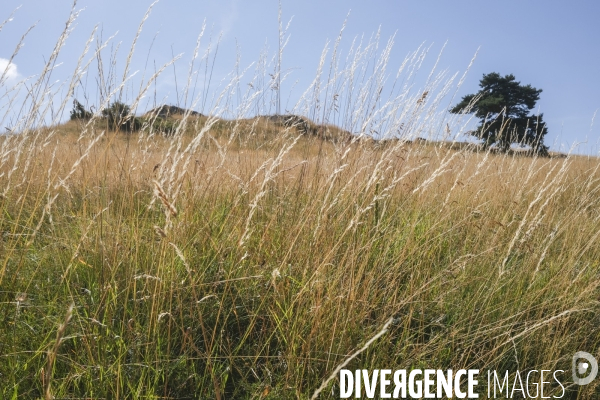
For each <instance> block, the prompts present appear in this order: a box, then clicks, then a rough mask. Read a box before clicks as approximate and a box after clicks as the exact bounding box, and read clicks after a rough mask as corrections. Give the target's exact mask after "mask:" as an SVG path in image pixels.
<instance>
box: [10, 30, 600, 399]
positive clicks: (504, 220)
mask: <svg viewBox="0 0 600 400" xmlns="http://www.w3.org/2000/svg"><path fill="white" fill-rule="evenodd" d="M68 34H69V31H68V29H66V30H65V32H64V33H63V36H64V38H63V37H61V40H63V39H65V40H66V38H67V37H68ZM59 43H60V40H59ZM89 43H91V42H89ZM89 43H88V44H89ZM388 48H389V50H388ZM57 49H58V50H57V53H56V54H57V56H58V51H59V50H60V46H57ZM335 49H336V48H335V47H334V49H333V51H332V52H331V53H330V54H333V60H332V61H331V64H327V63H326V62H325V61H324V60H322V62H321V65H320V66H319V69H318V71H317V78H315V83H314V85H313V86H312V87H311V88H310V90H307V93H308V94H307V95H306V96H305V97H304V98H303V100H302V101H300V102H299V103H298V106H297V107H296V108H294V110H293V113H294V114H298V115H303V116H305V118H306V121H309V123H310V124H311V126H314V127H315V128H314V129H313V130H310V132H307V131H306V130H304V129H300V128H301V127H299V126H298V124H284V123H281V121H280V120H278V119H273V118H267V117H264V116H263V117H257V116H256V115H257V114H258V115H261V114H262V115H266V114H268V112H267V111H268V110H267V109H266V108H261V107H262V106H261V104H264V103H265V101H266V102H267V103H269V102H270V103H269V104H270V105H272V104H273V102H272V100H269V99H272V97H269V98H267V99H266V100H265V96H273V95H274V94H277V93H276V91H274V90H273V89H272V86H269V81H268V79H266V80H260V79H258V80H254V81H253V82H255V83H256V82H266V83H265V88H263V90H262V91H261V92H260V93H261V94H260V95H258V94H257V93H258V92H259V91H258V89H256V88H257V87H258V86H259V85H257V84H255V85H254V86H253V89H252V90H250V89H249V90H248V92H247V93H246V94H245V95H244V96H243V98H242V100H239V101H233V100H232V99H234V98H235V97H236V96H237V94H238V93H239V90H238V88H239V82H240V79H239V76H233V78H232V83H230V84H228V85H225V87H224V89H223V92H222V95H221V97H218V98H217V100H215V102H214V103H213V105H212V108H211V112H209V113H206V114H205V115H200V116H198V115H191V114H189V113H187V114H183V115H178V116H175V117H170V118H172V119H171V121H172V123H173V124H174V125H173V126H175V130H174V131H173V132H170V133H168V134H166V133H165V132H162V131H161V130H160V129H159V128H157V127H156V125H154V124H153V123H152V118H155V116H154V117H153V115H152V114H149V115H148V116H147V119H146V120H145V124H143V125H142V126H141V128H140V129H139V130H137V131H135V132H125V131H122V130H119V129H111V126H110V125H108V124H107V122H106V120H105V119H103V118H102V114H101V112H100V111H98V112H96V113H94V114H93V116H91V117H90V118H88V119H74V120H70V121H67V122H65V118H62V119H61V118H60V115H61V114H60V113H59V112H56V109H52V108H51V107H49V106H47V104H49V103H51V102H52V101H56V96H55V95H48V94H47V93H50V92H52V87H51V86H48V85H49V82H50V76H49V74H51V71H52V68H51V66H52V62H55V61H56V59H54V61H53V60H52V58H51V59H50V60H49V61H48V62H49V65H50V67H49V68H47V69H46V70H44V71H43V72H42V73H41V74H40V76H39V78H38V79H37V80H36V81H35V82H34V85H39V88H40V90H39V91H37V92H36V90H32V91H31V93H38V97H29V98H27V99H26V100H25V102H26V103H24V104H27V107H29V108H27V107H25V108H26V109H27V110H30V111H31V112H26V113H23V114H21V115H22V117H21V118H22V119H21V120H20V121H21V122H20V123H19V124H17V126H18V129H15V132H16V133H14V134H5V135H3V136H1V137H0V211H1V217H0V319H1V323H0V398H15V399H16V398H47V399H50V398H57V399H58V398H71V399H73V398H94V399H95V398H111V399H118V398H155V399H159V398H179V399H183V398H189V399H197V398H203V399H204V398H206V399H209V398H210V399H212V398H216V399H230V398H234V399H237V398H248V399H288V398H289V399H309V398H311V397H313V395H315V394H316V393H315V391H316V390H317V388H319V387H320V386H321V385H322V383H323V382H326V384H325V385H324V389H323V391H322V392H321V393H320V394H319V395H318V398H324V399H325V398H338V397H337V396H338V395H339V389H338V386H337V385H338V383H337V378H336V377H335V376H334V378H333V379H331V380H330V381H327V378H329V377H330V376H331V375H332V374H335V371H336V368H337V367H338V366H340V365H341V364H342V363H344V362H348V364H347V368H349V369H362V368H365V369H373V368H390V369H408V370H410V369H413V368H436V369H444V370H445V369H453V370H458V369H461V368H465V369H469V368H475V369H480V370H481V371H482V372H481V376H485V371H487V370H498V371H504V370H508V371H511V382H512V378H513V377H514V371H516V370H520V371H529V370H532V369H537V370H540V369H547V370H556V369H561V370H564V371H565V373H564V379H565V381H568V380H570V371H571V357H572V355H573V354H574V353H575V352H576V351H579V350H585V351H588V352H590V353H593V354H597V349H598V346H599V344H600V334H599V332H600V331H599V330H598V325H599V324H600V320H599V315H600V314H599V311H600V306H599V303H598V298H599V295H600V288H599V286H600V279H599V278H600V276H599V272H598V271H599V267H600V261H599V260H600V246H599V236H600V231H599V230H598V224H599V222H600V193H599V190H600V171H599V169H600V162H599V160H598V159H597V158H596V157H584V156H575V155H558V154H553V155H552V156H551V157H531V156H523V155H519V154H518V153H517V152H512V153H506V154H495V153H492V152H490V151H482V150H480V149H478V147H477V146H473V145H465V144H460V143H457V142H456V141H454V140H453V139H452V137H453V136H452V135H454V134H458V133H460V131H461V127H462V126H463V125H464V123H465V122H464V119H461V118H466V117H461V116H449V115H448V114H447V113H441V114H439V113H438V112H437V110H438V109H439V106H440V104H441V102H442V99H446V100H447V98H445V97H444V96H445V95H447V94H448V93H450V94H451V89H450V88H451V86H450V84H446V83H445V81H443V80H442V78H444V77H447V76H446V75H440V76H439V77H438V75H436V74H433V73H432V78H431V80H428V86H427V87H425V88H424V89H420V90H416V91H415V89H414V88H412V87H411V86H410V84H404V83H403V82H410V79H411V74H413V73H416V71H417V70H418V68H419V62H420V59H421V58H420V57H422V54H423V53H422V52H419V51H418V52H415V54H413V55H411V56H410V57H409V58H408V59H407V63H406V67H405V70H404V71H405V72H406V74H407V75H408V78H406V79H405V78H402V77H401V78H396V79H399V80H398V82H399V84H398V86H397V88H396V89H394V90H396V91H395V92H394V91H392V93H391V94H390V96H389V97H385V98H384V97H382V94H381V93H382V90H380V88H383V87H388V86H387V85H389V82H387V83H385V82H383V80H382V79H381V77H383V76H385V74H387V72H386V71H385V68H377V69H375V71H376V72H374V73H372V74H370V73H369V71H372V68H371V67H372V66H373V63H375V64H376V65H379V66H385V62H386V54H388V52H389V51H390V50H391V47H390V46H388V47H383V48H379V49H378V48H377V47H376V46H374V45H371V44H366V45H364V46H363V47H360V46H357V47H356V48H355V50H354V52H353V53H351V54H350V56H349V60H350V61H347V63H346V64H344V65H343V66H342V67H339V68H338V65H339V63H338V61H339V56H336V50H335ZM88 50H89V48H86V52H87V51H88ZM102 51H105V47H102V46H100V45H98V47H97V49H96V51H92V53H93V54H92V55H91V60H94V62H96V63H97V66H98V71H99V74H101V72H102V65H106V62H105V61H103V60H102V58H101V57H102V54H104V53H102ZM132 51H133V47H132ZM84 54H87V53H85V52H84ZM373 54H375V55H378V56H377V57H372V55H373ZM336 57H337V58H336ZM82 59H83V60H84V61H83V64H82V65H83V67H82V68H80V69H77V70H76V72H75V73H74V75H73V77H72V80H71V81H70V82H67V83H66V87H67V88H69V89H71V88H72V87H76V85H77V84H78V83H77V82H78V79H79V78H80V77H81V75H80V74H81V71H84V70H86V69H85V68H87V67H86V66H85V59H84V57H83V56H82ZM104 59H105V60H106V59H107V57H106V56H105V58H104ZM202 60H204V62H206V63H207V65H210V62H211V58H210V57H209V56H206V57H204V58H202ZM128 63H129V59H126V61H125V68H124V70H125V71H127V69H128V67H129V64H128ZM87 65H88V66H89V65H90V64H87ZM92 65H93V64H92ZM111 65H112V67H110V68H116V67H114V63H113V64H111ZM261 68H262V69H259V70H258V75H257V76H259V77H263V78H264V77H265V76H268V70H267V67H266V64H264V65H263V66H262V67H261ZM328 68H329V69H330V72H329V74H328V73H327V69H328ZM86 71H87V70H86ZM103 74H104V76H109V79H106V80H105V81H103V82H105V83H103V84H105V85H106V87H101V88H100V89H102V90H99V91H98V92H99V93H100V95H98V96H99V102H98V103H99V104H100V106H99V107H98V110H101V109H102V108H103V107H102V105H104V107H106V106H108V105H109V104H110V103H111V102H113V101H115V100H117V99H119V98H118V96H119V92H120V89H122V88H124V87H127V84H128V83H127V82H128V81H127V79H124V80H122V81H120V80H118V79H116V78H115V79H110V77H111V76H112V77H113V78H114V77H115V76H118V77H120V76H121V74H120V73H117V70H116V69H114V70H113V69H109V70H107V71H104V72H103ZM127 75H128V74H127V73H124V74H123V77H126V76H127ZM327 76H329V78H327ZM398 76H403V75H401V74H399V75H398ZM153 79H156V77H155V76H152V78H151V79H150V80H149V81H148V82H149V83H148V87H151V83H152V80H153ZM403 79H405V80H403ZM0 82H2V80H0ZM73 82H75V83H73ZM190 82H192V79H191V76H190V79H189V80H188V85H189V86H188V87H191V84H190ZM461 82H462V80H461ZM461 82H459V84H460V83H461ZM4 84H5V85H6V82H4ZM69 85H71V86H69ZM36 87H38V86H34V88H36ZM48 87H49V88H50V90H45V89H46V88H48ZM148 87H142V89H141V90H140V92H139V93H136V94H135V96H133V97H132V98H130V99H129V100H130V101H129V103H130V104H133V105H134V107H132V109H134V110H136V109H137V105H138V104H139V103H140V99H142V98H143V96H144V95H146V94H147V90H148ZM61 90H62V89H61ZM87 90H91V89H90V88H87ZM186 90H187V89H186ZM436 90H437V91H438V92H436ZM63 92H64V90H63ZM67 92H68V93H71V92H72V91H71V90H68V91H67ZM190 92H191V90H190ZM7 93H9V96H10V93H11V92H10V91H8V92H7ZM57 93H58V92H57ZM102 93H104V95H102ZM436 93H437V94H436ZM378 96H379V97H378ZM9 98H10V97H3V99H9ZM190 98H191V95H190ZM119 100H120V99H119ZM69 101H70V98H65V99H64V100H63V99H61V100H60V101H59V103H60V107H57V109H59V110H60V109H63V110H64V109H65V107H66V105H67V104H69ZM188 103H189V105H190V106H193V105H194V104H196V103H194V102H193V101H192V100H190V101H189V102H188ZM222 105H224V106H223V107H221V106H222ZM19 106H20V104H19ZM12 107H16V106H14V105H12ZM140 107H141V106H140ZM190 108H193V107H190ZM256 109H258V110H259V111H260V112H258V113H256V112H255V110H256ZM223 110H226V111H223ZM144 111H145V110H144ZM228 113H229V114H228ZM63 114H64V113H63ZM138 114H139V110H138ZM251 114H254V116H253V115H251ZM40 115H42V116H43V118H40ZM17 131H18V132H17ZM434 131H435V132H438V131H441V132H446V134H447V137H445V138H432V137H431V135H430V134H431V132H434ZM373 132H376V133H377V135H378V137H377V139H381V138H388V140H373V139H370V138H369V136H371V134H372V133H373ZM419 137H425V138H427V140H417V139H418V138H419ZM373 339H374V340H373ZM357 353H358V354H357ZM350 356H352V358H351V359H349V358H350ZM561 390H562V389H561V388H560V386H558V385H554V386H553V387H552V392H551V393H550V395H556V396H560V394H561ZM598 394H600V386H599V385H598V384H597V381H596V382H593V383H592V384H590V385H587V386H581V387H579V386H574V385H567V387H566V393H565V395H564V398H572V399H587V398H596V397H597V396H598ZM546 395H548V393H546Z"/></svg>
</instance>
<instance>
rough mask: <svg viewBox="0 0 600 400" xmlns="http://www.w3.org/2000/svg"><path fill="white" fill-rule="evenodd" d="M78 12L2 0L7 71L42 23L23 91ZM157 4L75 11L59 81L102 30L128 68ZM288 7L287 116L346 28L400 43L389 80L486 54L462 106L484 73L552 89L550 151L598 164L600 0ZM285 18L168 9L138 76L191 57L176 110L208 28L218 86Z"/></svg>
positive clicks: (23, 65) (147, 35)
mask: <svg viewBox="0 0 600 400" xmlns="http://www.w3.org/2000/svg"><path fill="white" fill-rule="evenodd" d="M71 4H72V2H71V1H65V0H53V1H47V0H3V1H2V7H1V9H0V20H4V19H6V18H8V17H9V15H10V14H11V12H12V10H14V9H16V8H17V7H18V6H21V7H20V9H19V10H17V11H16V13H15V15H14V17H13V20H12V21H10V22H9V23H8V24H7V25H6V26H5V27H4V28H3V30H2V31H1V32H0V69H3V67H5V66H6V61H5V60H6V59H8V58H9V57H10V56H11V54H12V52H13V50H14V47H15V46H16V45H17V43H18V42H19V39H20V38H21V36H22V34H23V33H25V31H26V30H27V29H28V28H29V26H31V25H33V24H34V23H36V22H37V26H36V27H35V28H34V30H33V31H32V32H31V33H30V34H29V35H28V36H27V38H26V39H25V46H24V47H23V48H22V49H21V51H20V52H19V54H18V56H17V57H16V58H15V60H14V65H12V66H11V67H10V74H9V75H11V79H18V77H27V76H32V75H35V74H38V73H39V72H40V70H41V69H42V68H43V65H44V60H45V59H47V58H48V57H49V55H50V54H51V52H52V50H53V48H54V44H55V43H56V40H57V38H58V36H59V34H60V32H61V30H62V29H63V28H64V24H65V21H66V20H67V18H68V15H69V12H70V8H71ZM150 4H151V1H140V0H138V1H127V0H121V1H114V0H103V1H97V0H80V1H79V2H78V5H77V8H78V9H80V8H83V9H84V10H83V12H82V13H81V15H80V17H79V19H78V20H77V23H76V26H75V29H74V31H73V33H72V35H71V36H70V38H69V39H68V41H67V44H66V45H65V48H64V49H63V51H62V53H61V57H60V60H59V61H60V62H62V63H63V64H62V65H61V67H60V68H57V70H56V73H55V75H54V76H53V78H56V79H58V80H60V79H65V78H66V77H67V76H69V75H70V74H71V72H72V68H71V67H72V66H73V65H74V63H75V61H76V60H77V58H78V57H79V55H80V54H81V51H82V49H83V46H84V43H85V41H86V40H87V38H88V37H89V35H90V33H91V31H92V29H93V27H94V26H95V25H97V24H98V25H99V29H101V31H102V35H103V37H104V39H107V38H108V37H110V36H111V35H113V34H115V33H116V32H117V31H118V34H117V37H116V38H115V40H114V42H113V43H114V46H116V45H117V44H118V43H121V47H122V48H121V49H120V50H119V54H120V55H121V59H120V60H119V62H120V63H121V65H122V64H123V63H124V58H125V55H126V53H127V51H128V50H129V47H130V46H131V41H132V40H133V38H134V36H135V32H136V31H137V28H138V25H139V23H140V21H141V19H142V17H143V15H144V13H145V12H146V9H147V7H148V6H149V5H150ZM282 6H283V8H282V9H283V20H284V24H287V22H288V21H289V20H290V19H291V18H292V17H293V20H292V22H291V25H290V28H289V31H288V33H289V42H288V45H287V47H286V50H285V52H284V56H283V66H282V68H283V70H284V72H286V73H288V74H289V76H288V78H287V80H286V81H285V82H284V85H283V86H282V92H283V96H282V97H283V98H284V99H283V100H282V102H283V103H284V104H283V106H282V107H285V105H286V104H287V102H288V100H287V99H288V98H290V99H292V100H291V101H293V98H294V97H296V96H298V95H299V93H301V92H302V91H303V89H304V88H306V87H307V86H308V84H309V83H310V82H311V80H312V78H313V77H314V76H315V71H316V68H317V65H318V63H319V57H320V55H321V51H322V50H323V47H324V45H325V43H326V41H327V40H329V41H334V40H335V39H336V37H337V36H338V33H339V31H340V28H341V27H342V25H343V23H344V20H345V19H346V18H348V20H347V25H346V29H345V31H344V37H343V41H342V48H344V49H347V48H348V47H349V46H350V44H351V42H352V39H354V38H355V37H360V36H361V35H365V36H366V37H367V38H368V37H370V36H371V35H372V34H374V33H375V32H376V31H377V30H378V29H380V30H381V38H382V42H383V43H385V41H387V39H388V38H389V37H391V36H393V35H395V44H394V48H393V50H392V53H391V58H390V61H389V63H390V65H391V67H392V68H391V70H394V69H397V68H398V67H399V66H400V64H401V63H402V61H403V60H404V58H405V57H406V55H407V54H409V53H410V52H413V51H415V50H416V49H417V48H419V46H421V45H422V44H423V43H424V44H425V46H426V47H429V46H430V48H431V50H430V54H429V55H428V58H427V61H426V62H425V64H424V67H423V70H424V71H428V68H431V67H432V66H433V64H434V63H435V61H436V59H437V56H438V54H439V52H440V51H441V50H442V47H443V46H444V43H447V44H446V46H445V48H444V50H443V54H442V56H441V59H440V61H439V63H438V69H441V70H447V71H448V73H449V74H450V75H452V74H454V73H455V72H459V73H460V74H462V73H463V72H464V71H465V69H466V68H467V66H468V65H469V63H470V61H471V59H472V57H473V55H474V54H475V52H476V51H477V50H478V49H479V53H478V55H477V58H476V60H475V62H474V64H473V66H472V67H471V69H470V71H469V73H468V75H467V77H466V80H465V82H464V84H463V86H462V87H461V88H460V89H459V92H458V95H459V97H460V96H462V95H465V94H468V93H473V92H476V91H477V90H478V82H479V79H480V78H481V76H482V75H483V74H484V73H488V72H499V73H501V74H509V73H512V74H514V75H515V76H516V78H517V80H519V81H521V82H522V83H524V84H527V83H529V84H531V85H532V86H534V87H537V88H541V89H543V92H542V94H541V99H540V101H539V102H538V106H539V108H540V111H541V112H543V113H544V117H545V120H546V122H547V123H548V126H549V132H550V133H549V134H548V137H547V139H546V143H547V144H550V145H552V147H553V148H554V149H558V148H560V147H561V145H562V146H563V147H564V146H569V145H571V144H572V143H573V142H576V141H584V140H586V139H587V141H588V143H587V144H585V145H582V148H581V150H583V149H584V148H585V149H586V152H587V151H591V152H597V151H598V149H599V148H600V146H598V141H599V140H600V128H599V125H600V121H596V123H595V124H594V125H593V126H592V120H593V117H594V113H595V112H596V110H598V109H599V108H600V77H599V76H598V73H599V72H600V46H599V42H600V24H598V17H600V2H598V1H596V0H589V1H576V2H566V1H557V0H543V1H542V0H527V1H525V0H518V1H516V0H505V1H502V2H491V1H481V0H477V1H475V0H456V1H451V2H450V1H441V0H438V1H433V0H431V1H422V0H402V1H400V0H396V1H390V0H386V1H383V0H375V1H352V0H346V1H337V0H335V1H334V0H320V1H316V0H303V1H287V0H283V1H282ZM277 14H278V2H277V1H274V0H269V1H241V0H222V1H216V0H207V1H184V0H168V1H167V0H162V1H160V2H158V4H156V5H155V7H154V9H153V11H152V14H151V15H150V17H149V19H148V20H147V22H146V24H145V26H144V29H143V32H142V35H141V37H140V39H139V42H138V43H137V47H136V49H137V51H136V53H135V54H134V58H133V61H132V67H131V69H132V70H142V71H143V70H144V68H145V66H146V65H147V64H146V63H147V62H148V63H149V64H150V65H153V64H154V63H155V62H156V64H157V65H161V64H162V63H164V62H166V61H168V60H169V59H170V58H171V56H172V54H179V53H184V56H183V57H182V58H181V60H180V61H179V62H177V63H176V65H175V67H174V68H175V71H176V73H174V72H173V67H170V69H168V70H167V71H165V74H164V75H163V76H162V77H161V78H160V80H159V82H158V84H157V90H158V91H159V97H160V98H161V99H164V98H165V97H167V96H168V98H167V100H166V101H167V102H169V103H175V102H176V101H175V99H176V93H177V90H176V89H175V77H177V79H178V83H179V85H180V86H181V85H182V84H183V82H185V78H186V73H187V69H188V68H189V60H190V57H191V55H192V53H193V50H194V47H195V44H196V38H197V36H198V34H199V33H200V31H201V26H202V23H203V21H204V20H206V23H207V34H206V35H205V37H204V44H203V48H204V49H205V48H206V45H207V43H208V40H207V39H208V34H209V33H212V36H213V45H214V43H215V42H216V38H217V37H218V36H219V34H222V37H221V42H220V44H219V50H218V54H217V62H216V64H215V70H214V81H215V82H217V81H219V80H221V79H223V78H225V77H226V76H227V74H228V73H230V72H231V71H232V69H233V67H234V64H235V60H236V54H237V52H238V51H239V55H240V56H241V66H242V68H243V67H244V66H247V65H249V64H250V63H252V62H256V61H257V60H258V59H259V55H260V53H261V50H262V49H263V48H264V47H265V45H267V46H268V48H269V50H270V54H273V53H275V52H276V49H277V43H278V22H277ZM348 14H349V15H348ZM3 60H4V61H3ZM152 69H153V67H151V68H150V70H152ZM424 75H425V77H426V76H427V72H425V73H424ZM88 85H91V83H89V82H88ZM179 90H181V89H179ZM457 100H458V99H457ZM455 102H456V101H455ZM599 117H600V116H599Z"/></svg>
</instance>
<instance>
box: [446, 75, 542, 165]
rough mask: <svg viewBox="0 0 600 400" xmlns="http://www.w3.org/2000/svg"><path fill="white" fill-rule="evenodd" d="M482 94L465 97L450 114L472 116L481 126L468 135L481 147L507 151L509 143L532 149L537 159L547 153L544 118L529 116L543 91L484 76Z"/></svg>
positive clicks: (509, 79)
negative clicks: (479, 143) (476, 140)
mask: <svg viewBox="0 0 600 400" xmlns="http://www.w3.org/2000/svg"><path fill="white" fill-rule="evenodd" d="M479 87H480V88H481V90H479V92H477V93H475V94H469V95H467V96H464V97H463V98H462V100H461V102H460V103H458V104H457V105H456V106H455V107H454V108H452V109H451V110H450V112H452V113H455V114H458V113H466V114H472V113H475V116H476V117H477V118H479V120H480V125H479V126H478V127H477V129H476V130H475V131H471V132H470V134H471V135H473V136H475V137H477V138H478V139H482V140H483V143H484V146H485V147H489V146H491V145H493V144H495V145H496V146H497V147H498V148H500V149H501V150H502V151H507V150H508V149H509V148H510V145H511V144H512V143H518V144H522V145H528V146H531V148H532V150H533V151H534V152H535V153H537V154H540V155H546V154H547V153H548V147H547V146H545V145H544V136H546V134H547V133H548V129H547V128H546V124H545V123H544V122H543V114H539V115H529V111H530V110H531V109H532V108H534V107H535V104H536V102H537V101H538V100H539V98H540V93H541V92H542V89H536V88H534V87H532V86H531V85H525V86H524V85H521V83H520V82H517V81H516V79H515V77H514V75H506V76H504V77H502V76H500V74H498V73H497V72H492V73H490V74H484V75H483V78H482V79H481V81H479Z"/></svg>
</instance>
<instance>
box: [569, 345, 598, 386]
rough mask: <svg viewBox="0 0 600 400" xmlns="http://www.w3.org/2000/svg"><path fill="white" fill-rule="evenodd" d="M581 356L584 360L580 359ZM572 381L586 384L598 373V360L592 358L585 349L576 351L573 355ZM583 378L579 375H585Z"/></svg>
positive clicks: (577, 383)
mask: <svg viewBox="0 0 600 400" xmlns="http://www.w3.org/2000/svg"><path fill="white" fill-rule="evenodd" d="M582 358H585V361H580V362H578V361H579V360H581V359H582ZM572 367H573V370H572V372H573V383H574V384H576V385H580V386H582V385H587V384H588V383H590V382H591V381H593V380H594V379H595V378H596V375H598V361H597V360H596V359H595V358H594V356H593V355H591V354H590V353H586V352H585V351H578V352H577V353H575V354H574V355H573V363H572ZM588 373H589V375H588V376H586V377H585V378H580V377H579V375H586V374H588Z"/></svg>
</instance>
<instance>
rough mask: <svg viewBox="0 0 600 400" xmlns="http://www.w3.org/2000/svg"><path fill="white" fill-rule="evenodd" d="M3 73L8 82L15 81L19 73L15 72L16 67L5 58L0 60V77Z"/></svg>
mask: <svg viewBox="0 0 600 400" xmlns="http://www.w3.org/2000/svg"><path fill="white" fill-rule="evenodd" d="M7 67H8V69H7ZM5 71H6V75H5V78H7V79H8V80H11V79H16V78H17V77H18V76H19V71H18V70H17V65H16V64H15V63H11V62H9V60H7V59H5V58H0V77H1V76H2V75H4V74H5Z"/></svg>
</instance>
